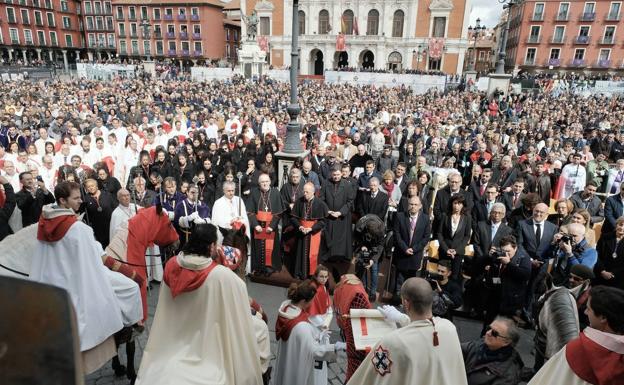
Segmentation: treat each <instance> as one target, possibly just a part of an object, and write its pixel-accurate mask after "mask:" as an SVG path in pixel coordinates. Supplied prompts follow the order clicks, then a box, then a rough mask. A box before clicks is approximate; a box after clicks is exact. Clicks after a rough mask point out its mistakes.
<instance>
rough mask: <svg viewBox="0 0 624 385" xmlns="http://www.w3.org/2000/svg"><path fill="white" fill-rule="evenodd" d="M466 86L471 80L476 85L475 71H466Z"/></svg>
mask: <svg viewBox="0 0 624 385" xmlns="http://www.w3.org/2000/svg"><path fill="white" fill-rule="evenodd" d="M464 73H465V74H466V84H469V83H470V81H471V80H472V83H473V84H477V71H472V70H471V71H466V72H464Z"/></svg>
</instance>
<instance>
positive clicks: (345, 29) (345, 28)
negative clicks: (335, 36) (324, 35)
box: [342, 9, 353, 35]
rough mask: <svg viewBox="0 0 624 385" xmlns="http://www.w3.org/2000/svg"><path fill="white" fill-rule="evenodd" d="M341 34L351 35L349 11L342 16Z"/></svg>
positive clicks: (351, 16)
mask: <svg viewBox="0 0 624 385" xmlns="http://www.w3.org/2000/svg"><path fill="white" fill-rule="evenodd" d="M342 33H344V34H345V35H353V11H352V10H350V9H347V10H346V11H344V13H343V14H342Z"/></svg>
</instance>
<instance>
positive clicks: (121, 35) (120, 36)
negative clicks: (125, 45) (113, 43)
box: [117, 32, 126, 39]
mask: <svg viewBox="0 0 624 385" xmlns="http://www.w3.org/2000/svg"><path fill="white" fill-rule="evenodd" d="M117 37H119V38H121V39H125V37H126V33H125V32H119V33H118V34H117Z"/></svg>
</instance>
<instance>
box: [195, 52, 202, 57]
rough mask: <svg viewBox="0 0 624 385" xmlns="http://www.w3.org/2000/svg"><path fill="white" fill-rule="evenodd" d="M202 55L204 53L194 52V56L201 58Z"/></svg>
mask: <svg viewBox="0 0 624 385" xmlns="http://www.w3.org/2000/svg"><path fill="white" fill-rule="evenodd" d="M201 55H202V51H193V56H195V57H199V56H201Z"/></svg>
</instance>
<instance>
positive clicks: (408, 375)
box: [348, 278, 468, 385]
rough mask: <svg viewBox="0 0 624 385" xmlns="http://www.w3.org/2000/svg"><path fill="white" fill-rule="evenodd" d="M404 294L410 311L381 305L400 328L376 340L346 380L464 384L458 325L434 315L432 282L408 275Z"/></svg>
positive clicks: (359, 384)
mask: <svg viewBox="0 0 624 385" xmlns="http://www.w3.org/2000/svg"><path fill="white" fill-rule="evenodd" d="M401 298H402V303H403V307H404V308H405V309H406V310H407V316H406V315H405V314H401V313H399V312H398V310H396V309H395V308H393V307H391V306H387V307H384V308H380V309H379V310H380V311H381V312H382V313H384V315H385V316H386V319H387V320H388V321H391V322H397V323H399V324H400V325H401V326H402V327H401V328H400V329H397V330H395V331H393V332H392V333H390V334H388V335H386V336H385V337H383V338H382V339H381V341H379V342H378V343H377V344H376V345H375V347H374V348H373V349H372V350H371V352H370V353H369V354H368V355H367V356H366V358H365V359H364V361H362V364H361V365H360V367H359V368H358V370H356V372H355V373H354V374H353V376H352V377H351V379H350V380H349V382H348V385H407V384H409V385H431V384H435V385H466V384H467V383H468V381H467V379H466V371H465V368H464V358H463V356H462V351H461V346H460V344H459V337H458V336H457V330H456V329H455V325H453V323H451V322H450V321H449V320H447V319H444V318H438V317H433V314H432V312H431V304H432V302H433V292H432V290H431V285H430V284H429V282H427V281H425V280H424V279H422V278H410V279H408V280H407V281H405V283H404V284H403V286H402V287H401Z"/></svg>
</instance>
